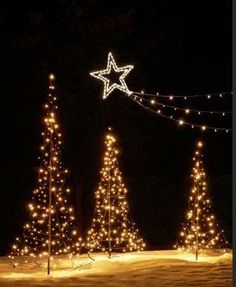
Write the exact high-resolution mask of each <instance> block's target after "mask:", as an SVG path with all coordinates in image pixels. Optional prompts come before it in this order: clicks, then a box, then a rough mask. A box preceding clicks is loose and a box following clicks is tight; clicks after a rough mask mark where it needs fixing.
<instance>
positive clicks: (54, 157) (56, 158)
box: [10, 74, 81, 274]
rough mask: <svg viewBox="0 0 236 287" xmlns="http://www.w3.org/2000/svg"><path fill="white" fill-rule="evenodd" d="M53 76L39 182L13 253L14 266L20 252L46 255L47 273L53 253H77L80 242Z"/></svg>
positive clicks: (28, 255) (31, 257)
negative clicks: (64, 163) (66, 183)
mask: <svg viewBox="0 0 236 287" xmlns="http://www.w3.org/2000/svg"><path fill="white" fill-rule="evenodd" d="M54 78H55V77H54V75H52V74H51V75H50V76H49V94H48V99H47V103H46V104H45V105H44V110H45V117H44V122H43V125H44V126H43V132H42V136H43V144H42V146H41V156H40V157H39V159H40V167H39V170H38V183H37V186H36V188H35V190H34V191H33V196H32V200H31V202H30V203H29V204H28V208H29V212H30V217H29V221H28V223H26V224H25V225H24V227H23V234H22V236H21V237H18V238H16V243H15V244H14V245H13V246H12V252H11V254H10V258H11V259H13V262H14V266H16V265H17V264H18V262H17V259H16V256H19V255H22V256H25V262H29V261H31V260H33V261H34V260H35V259H36V258H42V257H44V256H45V257H46V258H47V271H48V274H49V273H50V259H51V256H53V255H58V254H69V255H70V256H71V255H73V254H75V253H78V252H79V248H80V241H81V239H80V238H79V237H78V235H77V227H76V224H75V217H74V211H73V208H72V207H71V206H70V205H69V202H68V193H69V192H70V189H69V188H68V187H66V186H65V177H66V175H67V173H68V170H67V169H64V168H63V166H62V162H61V159H60V157H61V144H62V141H61V132H60V127H59V124H58V121H57V109H58V106H57V97H56V93H55V85H54Z"/></svg>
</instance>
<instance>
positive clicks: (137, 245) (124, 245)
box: [86, 128, 145, 257]
mask: <svg viewBox="0 0 236 287" xmlns="http://www.w3.org/2000/svg"><path fill="white" fill-rule="evenodd" d="M117 157H118V149H117V143H116V139H115V136H114V135H113V133H112V131H111V129H110V128H109V129H108V132H107V133H106V135H105V155H104V161H103V168H102V170H101V179H100V182H99V185H98V188H97V190H96V193H95V199H96V206H95V212H94V217H93V219H92V225H91V228H90V230H89V231H88V236H87V240H86V247H87V249H88V250H89V251H90V252H92V251H103V252H106V253H107V254H108V256H109V257H110V256H111V253H112V252H127V251H139V250H143V249H144V248H145V243H144V241H143V239H142V238H141V237H140V236H139V231H138V229H137V228H136V227H135V224H134V223H133V222H132V221H131V219H130V218H129V207H128V202H127V189H126V187H125V185H124V183H123V180H122V174H121V172H120V170H119V166H118V159H117Z"/></svg>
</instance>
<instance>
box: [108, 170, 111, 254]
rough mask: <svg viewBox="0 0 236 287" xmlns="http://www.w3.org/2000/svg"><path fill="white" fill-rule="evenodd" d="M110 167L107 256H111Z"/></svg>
mask: <svg viewBox="0 0 236 287" xmlns="http://www.w3.org/2000/svg"><path fill="white" fill-rule="evenodd" d="M110 181H111V178H110V167H109V179H108V204H109V210H108V248H109V250H108V255H109V258H111V188H110Z"/></svg>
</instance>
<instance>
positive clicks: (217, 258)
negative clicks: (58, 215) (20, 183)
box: [0, 250, 232, 287]
mask: <svg viewBox="0 0 236 287" xmlns="http://www.w3.org/2000/svg"><path fill="white" fill-rule="evenodd" d="M92 257H93V258H94V260H92V259H89V258H88V257H87V255H85V254H84V255H82V256H81V257H80V259H79V260H73V261H71V260H70V259H68V258H66V257H57V258H54V260H53V265H54V267H53V270H52V271H51V275H49V276H47V275H46V265H45V262H44V261H42V262H39V263H38V265H35V264H28V265H26V264H24V263H22V264H19V266H18V267H17V268H12V267H11V265H10V264H9V260H8V258H6V257H2V258H0V286H2V287H3V286H4V287H8V286H21V287H23V286H24V287H25V286H33V287H36V286H51V285H54V286H56V287H70V286H87V287H94V286H112V287H130V286H132V287H136V286H140V287H141V286H147V287H152V286H153V287H154V286H155V287H165V286H168V287H169V286H173V287H184V286H186V287H192V286H198V287H200V286H204V287H217V286H219V287H223V286H224V287H227V286H232V278H231V277H232V252H231V250H227V251H226V252H223V250H211V251H208V252H206V253H201V254H200V256H199V260H198V261H197V262H196V261H195V256H194V254H189V253H184V252H180V251H176V250H161V251H143V252H134V253H126V254H117V255H114V256H112V258H111V259H108V258H107V257H106V256H105V255H104V254H102V253H96V254H92ZM22 260H23V259H22ZM72 264H73V266H72Z"/></svg>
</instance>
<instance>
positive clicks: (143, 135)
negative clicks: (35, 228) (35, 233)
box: [0, 0, 232, 254]
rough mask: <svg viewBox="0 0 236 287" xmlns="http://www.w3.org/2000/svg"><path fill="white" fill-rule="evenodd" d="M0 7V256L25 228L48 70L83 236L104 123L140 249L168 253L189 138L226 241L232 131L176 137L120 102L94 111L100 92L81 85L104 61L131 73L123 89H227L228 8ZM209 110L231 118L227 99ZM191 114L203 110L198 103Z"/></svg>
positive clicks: (164, 0) (150, 4)
mask: <svg viewBox="0 0 236 287" xmlns="http://www.w3.org/2000/svg"><path fill="white" fill-rule="evenodd" d="M46 2H47V3H46ZM49 2H50V3H49ZM6 3H7V1H5V4H4V5H3V4H1V5H2V7H1V9H0V26H1V27H2V29H3V30H2V32H1V54H0V57H1V61H0V73H1V74H0V76H1V77H0V79H1V80H0V83H1V90H0V92H1V101H0V123H1V125H0V128H1V141H0V253H1V254H6V253H7V252H8V250H9V247H10V245H11V244H12V242H13V240H14V238H15V237H16V236H17V235H18V234H20V232H21V227H22V224H23V223H24V222H25V221H26V220H27V208H26V205H27V203H28V202H29V201H30V198H31V192H32V189H33V188H34V186H35V183H36V176H37V167H38V165H39V162H38V161H37V156H38V155H39V146H40V144H41V137H40V132H41V128H42V117H43V113H42V105H43V103H44V101H45V100H46V95H47V84H48V83H47V77H48V74H49V73H50V72H54V73H55V74H56V75H57V87H58V98H59V103H60V104H59V105H60V119H61V124H62V126H63V134H64V150H63V162H64V163H65V166H66V167H68V168H69V169H70V172H71V173H70V177H69V179H68V183H69V184H70V185H71V187H72V189H73V192H74V195H75V202H74V203H75V205H76V210H77V213H78V214H77V215H78V223H79V225H80V228H81V230H82V232H83V233H85V231H86V228H87V227H88V226H89V224H90V220H91V214H92V212H93V207H94V200H93V194H94V191H95V188H96V185H97V182H98V180H99V169H100V167H101V157H102V152H103V138H104V131H105V129H106V127H107V126H108V125H111V126H113V127H114V131H115V132H116V134H117V137H118V138H119V144H120V149H121V155H120V165H121V170H122V172H123V175H124V179H125V182H126V184H127V187H128V190H129V202H130V208H131V214H132V217H133V219H134V220H135V221H136V223H137V225H138V226H139V228H140V229H141V232H142V234H143V236H144V238H145V240H146V242H147V243H148V246H149V248H170V247H172V245H173V244H174V243H175V240H176V238H177V236H178V232H179V228H180V224H181V221H182V219H183V217H184V214H185V210H186V206H187V197H188V191H189V188H190V187H191V182H190V181H189V175H190V172H191V167H192V154H193V151H194V145H195V142H196V140H198V139H202V140H204V141H205V165H206V171H207V173H208V176H209V192H210V193H211V197H212V198H213V201H214V210H215V213H216V214H217V217H218V221H219V224H220V225H221V227H222V228H224V229H225V231H226V236H227V238H228V240H229V241H230V242H231V211H232V210H231V195H232V191H231V181H232V167H231V156H232V152H231V147H232V146H231V138H232V136H231V133H229V134H226V133H222V134H214V133H209V132H205V133H202V132H198V131H194V130H191V129H189V128H187V127H181V128H180V127H178V126H176V124H174V123H172V122H170V121H168V120H166V119H162V118H158V117H156V116H154V115H153V114H151V113H149V112H148V111H145V110H142V109H141V108H140V107H139V106H137V105H136V104H135V103H133V102H131V101H130V100H129V99H128V98H127V97H125V96H124V94H122V93H120V92H114V93H112V95H111V96H109V98H108V99H107V100H106V101H103V100H101V92H102V83H101V82H100V81H97V80H96V79H93V78H91V77H90V76H89V72H90V71H94V70H97V69H100V68H101V69H102V68H105V66H106V59H107V53H108V51H112V52H113V53H114V56H115V59H116V61H117V64H118V66H119V65H120V66H122V65H125V64H133V65H134V66H135V68H134V70H133V71H132V72H131V73H130V75H129V77H127V84H128V86H129V88H130V90H135V91H140V90H141V89H145V91H146V92H154V93H155V92H157V91H159V92H162V93H167V94H168V93H176V94H180V95H182V94H183V95H184V94H196V93H197V94H199V93H209V92H221V91H231V90H232V87H231V61H232V59H231V20H232V19H231V1H229V0H227V1H202V0H198V1H179V0H178V1H177V0H157V1H147V0H146V1H125V0H120V1H108V0H107V1H105V0H100V1H98V0H90V1H70V0H61V1H55V2H53V1H45V5H43V1H32V3H31V4H28V3H27V2H24V1H15V2H14V1H13V2H12V1H9V4H6ZM29 3H30V2H29ZM214 101H215V102H214V103H215V104H216V105H217V106H218V107H220V108H221V107H222V109H226V108H228V109H231V105H230V101H225V100H219V99H218V100H214ZM219 101H220V102H219ZM199 104H200V108H202V109H204V108H205V105H206V100H202V101H201V102H200V103H199ZM225 121H226V122H225V123H223V124H227V125H228V126H229V124H230V120H229V121H227V120H225ZM216 123H217V121H216ZM218 123H219V124H220V125H222V119H221V118H219V119H218Z"/></svg>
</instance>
